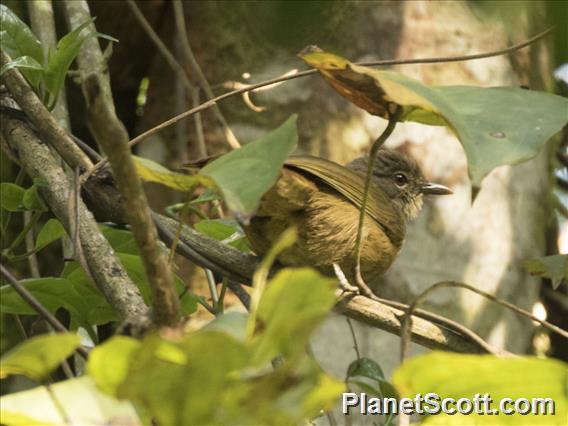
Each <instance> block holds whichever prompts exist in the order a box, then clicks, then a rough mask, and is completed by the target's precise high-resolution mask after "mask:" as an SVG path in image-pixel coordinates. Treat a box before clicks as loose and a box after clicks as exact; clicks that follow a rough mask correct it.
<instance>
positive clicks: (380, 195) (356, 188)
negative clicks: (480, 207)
mask: <svg viewBox="0 0 568 426" xmlns="http://www.w3.org/2000/svg"><path fill="white" fill-rule="evenodd" d="M367 164H368V157H361V158H357V159H356V160H354V161H352V162H351V163H349V164H348V165H347V166H345V167H343V166H340V165H339V164H337V163H334V162H331V161H328V160H324V159H321V158H316V157H309V156H298V157H291V158H290V159H289V160H288V161H287V162H286V163H285V166H284V168H283V170H282V173H281V175H280V177H279V179H278V181H277V182H276V184H275V185H274V186H273V187H272V188H271V189H270V190H269V191H268V192H267V193H266V194H265V195H264V196H263V198H262V200H261V202H260V205H259V208H258V211H257V213H256V215H255V216H254V217H253V218H252V219H251V221H250V223H249V224H248V225H245V226H244V229H245V233H246V235H247V236H248V238H249V240H250V243H251V246H252V248H253V249H254V251H255V252H256V253H257V254H258V255H263V254H265V253H266V252H267V251H268V250H269V248H270V247H271V246H272V245H273V244H274V242H275V241H276V240H277V239H278V237H279V236H280V235H281V234H282V232H283V231H284V230H286V229H287V228H289V227H290V226H295V227H296V228H297V230H298V239H297V241H296V242H295V244H294V245H293V246H291V247H290V248H288V249H286V250H284V251H283V252H282V253H281V254H280V256H279V257H278V260H279V262H280V263H281V264H283V265H285V266H312V267H314V268H316V269H318V270H320V271H321V272H323V273H325V274H332V273H333V264H337V265H339V266H340V267H341V269H342V270H343V272H344V273H345V274H346V277H347V279H348V280H349V282H350V283H352V284H354V283H355V281H354V268H355V241H356V238H357V228H358V223H359V210H360V206H361V202H362V198H363V187H364V180H365V175H366V172H367ZM451 193H452V191H451V190H450V189H449V188H447V187H445V186H443V185H439V184H435V183H431V182H428V181H427V180H426V179H425V178H424V175H423V174H422V171H421V170H420V168H419V167H418V164H417V163H416V162H415V161H414V160H412V159H410V158H408V157H406V156H404V155H402V154H400V153H398V152H396V151H391V150H387V149H380V150H379V152H378V155H377V160H376V161H375V165H374V170H373V176H372V183H371V187H370V191H369V196H368V200H367V207H366V216H365V222H364V228H363V238H362V246H361V273H362V277H363V279H364V280H365V281H366V282H367V283H370V282H373V280H375V279H376V278H377V277H378V276H380V275H382V274H383V273H384V272H385V271H386V270H387V269H388V268H389V267H390V265H391V264H392V262H393V260H394V259H395V258H396V256H397V255H398V254H399V252H400V249H401V247H402V243H403V241H404V237H405V232H406V223H407V222H408V221H409V220H411V219H413V218H414V217H416V215H417V214H418V212H419V211H420V209H421V208H422V203H423V196H424V195H442V194H451Z"/></svg>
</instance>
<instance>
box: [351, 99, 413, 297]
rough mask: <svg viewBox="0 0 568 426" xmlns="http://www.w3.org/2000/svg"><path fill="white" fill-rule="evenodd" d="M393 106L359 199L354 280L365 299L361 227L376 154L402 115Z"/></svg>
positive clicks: (373, 150)
mask: <svg viewBox="0 0 568 426" xmlns="http://www.w3.org/2000/svg"><path fill="white" fill-rule="evenodd" d="M391 106H394V107H395V110H394V112H390V111H389V121H388V124H387V127H386V129H385V130H384V131H383V133H381V135H380V136H379V137H378V138H377V140H376V141H375V142H374V143H373V146H372V147H371V152H370V154H369V162H368V164H367V174H366V176H365V186H364V188H363V198H362V199H361V209H360V211H359V225H358V226H357V239H356V240H355V279H356V282H357V286H358V287H359V290H360V291H361V293H362V294H363V295H365V296H367V297H372V295H373V292H372V291H371V289H370V288H369V287H368V286H367V284H365V281H364V280H363V277H362V275H361V241H362V239H363V226H364V222H365V216H366V207H367V200H368V198H369V189H370V187H371V178H372V176H373V169H374V167H375V160H376V157H377V153H378V152H379V149H380V148H381V146H383V144H384V143H385V141H386V140H387V139H388V138H389V136H390V135H391V134H392V132H393V130H394V128H395V127H396V123H397V121H398V118H399V117H400V115H401V113H402V107H400V106H399V105H396V104H390V105H389V110H390V107H391Z"/></svg>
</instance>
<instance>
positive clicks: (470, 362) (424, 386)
mask: <svg viewBox="0 0 568 426" xmlns="http://www.w3.org/2000/svg"><path fill="white" fill-rule="evenodd" d="M393 383H394V385H395V387H396V388H397V390H398V391H399V394H400V395H401V396H402V397H409V398H414V397H415V396H416V394H418V393H421V394H422V395H423V396H424V395H426V394H427V393H435V394H437V395H438V396H439V397H440V398H453V399H454V400H456V401H457V400H458V399H460V398H468V399H470V400H471V399H473V398H474V396H475V395H476V394H479V395H485V394H489V396H490V397H491V399H492V401H493V402H492V404H491V406H490V407H489V408H490V409H498V407H499V402H500V401H501V400H502V399H503V398H511V399H513V400H516V399H518V398H526V399H528V400H529V401H531V400H532V398H552V399H553V400H554V404H555V413H554V415H552V414H548V415H543V414H540V415H532V414H526V415H521V414H511V415H505V414H504V413H500V414H499V415H482V414H476V413H475V412H474V413H472V414H469V415H462V414H459V413H456V414H455V415H447V414H439V415H435V416H429V417H427V418H426V419H425V422H424V424H446V425H460V426H461V425H465V424H476V425H495V424H499V425H530V426H534V425H565V424H566V419H567V418H568V417H567V416H568V412H567V408H568V388H567V387H566V384H567V383H568V367H567V365H566V364H565V363H563V362H560V361H557V360H552V359H539V358H533V357H515V358H498V357H494V356H489V355H461V354H450V353H442V352H433V353H430V354H427V355H423V356H419V357H416V358H414V359H411V360H409V361H407V362H405V363H404V364H403V365H402V366H401V367H399V368H398V369H397V370H396V371H395V373H394V376H393ZM452 408H455V406H454V407H452ZM506 408H510V406H509V407H506Z"/></svg>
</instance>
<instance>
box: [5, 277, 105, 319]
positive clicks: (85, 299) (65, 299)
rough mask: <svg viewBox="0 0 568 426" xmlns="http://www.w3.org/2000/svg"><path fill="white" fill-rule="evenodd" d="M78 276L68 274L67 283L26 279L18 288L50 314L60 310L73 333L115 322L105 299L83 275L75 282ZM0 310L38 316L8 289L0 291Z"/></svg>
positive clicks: (58, 279)
mask: <svg viewBox="0 0 568 426" xmlns="http://www.w3.org/2000/svg"><path fill="white" fill-rule="evenodd" d="M79 276H80V274H79V273H75V274H70V277H71V278H70V279H67V278H55V277H49V278H37V279H25V280H21V281H20V284H21V285H22V286H23V287H24V288H25V289H26V290H28V291H29V292H30V293H31V294H32V295H33V296H34V297H35V298H36V299H37V300H38V301H39V302H40V303H41V304H42V305H43V306H44V307H45V308H46V309H47V310H48V311H49V312H51V313H52V314H54V313H55V312H56V311H57V310H58V309H60V308H64V309H66V310H67V311H69V313H70V315H71V324H70V328H71V329H72V330H74V329H76V328H77V327H78V326H79V325H81V326H83V327H85V328H87V329H88V328H89V327H90V326H92V325H98V324H105V323H107V322H109V321H112V320H115V319H116V315H115V314H114V313H113V310H112V308H111V307H110V305H109V304H108V302H107V301H106V299H105V298H104V297H103V296H102V295H101V294H100V293H99V292H98V291H97V290H95V289H94V288H93V286H92V285H91V284H90V283H89V282H88V281H87V278H86V277H84V274H83V276H82V277H80V278H83V279H78V277H79ZM0 309H1V310H2V312H3V313H6V314H16V315H36V314H37V312H36V311H35V310H34V309H33V308H32V307H30V306H29V305H28V304H27V303H26V302H25V301H24V300H23V299H22V298H21V297H20V295H19V294H18V293H17V292H16V291H15V290H14V289H13V288H12V287H10V286H3V287H0Z"/></svg>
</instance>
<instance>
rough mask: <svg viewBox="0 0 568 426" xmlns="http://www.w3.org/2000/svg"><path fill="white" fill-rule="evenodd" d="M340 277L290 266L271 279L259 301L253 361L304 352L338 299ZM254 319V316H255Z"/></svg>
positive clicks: (263, 361) (263, 360) (256, 362)
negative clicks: (337, 283) (257, 331)
mask: <svg viewBox="0 0 568 426" xmlns="http://www.w3.org/2000/svg"><path fill="white" fill-rule="evenodd" d="M335 287H336V281H335V280H332V279H329V278H326V277H324V276H323V275H321V274H320V273H318V272H317V271H315V270H313V269H310V268H298V269H296V268H286V269H283V270H282V271H280V272H278V274H277V275H276V276H275V277H274V278H273V279H272V280H271V281H270V283H269V284H268V286H267V288H266V290H265V292H264V293H263V294H262V297H261V299H260V302H259V305H258V313H257V321H256V324H255V328H256V329H257V330H261V331H262V332H261V333H258V334H257V335H256V336H255V337H254V339H253V342H254V354H253V363H255V364H257V365H261V364H263V363H265V362H268V361H270V360H271V359H272V358H274V357H275V356H277V355H283V356H285V357H289V358H291V359H293V358H294V357H295V356H297V355H299V354H302V353H303V352H304V350H305V346H306V345H307V343H308V339H309V336H310V335H311V333H312V331H313V330H314V328H315V327H316V326H317V325H318V324H319V323H320V322H321V321H322V320H323V318H325V316H326V315H327V314H328V312H329V310H330V309H331V307H332V306H333V304H334V302H335ZM251 320H252V318H251Z"/></svg>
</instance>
